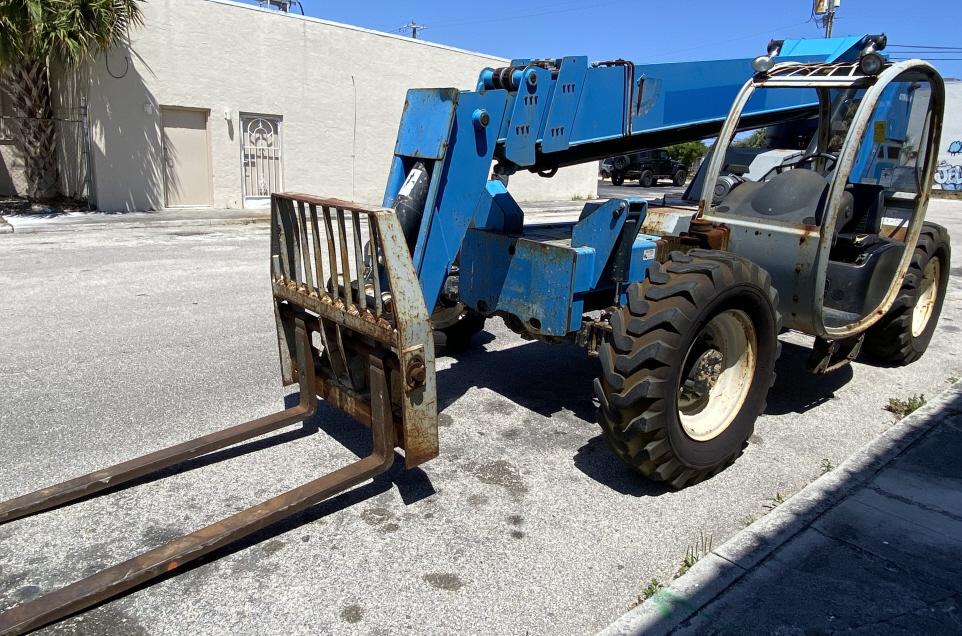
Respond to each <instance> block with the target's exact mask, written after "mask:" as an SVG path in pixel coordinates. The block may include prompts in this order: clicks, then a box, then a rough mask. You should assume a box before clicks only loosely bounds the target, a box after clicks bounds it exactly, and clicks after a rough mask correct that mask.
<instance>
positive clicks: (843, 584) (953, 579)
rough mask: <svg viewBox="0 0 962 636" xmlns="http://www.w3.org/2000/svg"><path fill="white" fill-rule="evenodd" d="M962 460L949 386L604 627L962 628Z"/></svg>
mask: <svg viewBox="0 0 962 636" xmlns="http://www.w3.org/2000/svg"><path fill="white" fill-rule="evenodd" d="M839 425H840V426H843V425H844V422H839ZM960 458H962V383H956V384H955V385H954V386H953V387H952V388H950V389H949V390H948V391H946V392H945V393H943V394H942V395H941V396H939V397H938V398H937V399H936V400H934V401H933V402H932V403H930V404H929V405H927V406H925V407H923V408H922V409H920V410H919V411H917V412H916V413H914V414H912V415H910V416H909V417H907V418H905V419H904V420H902V421H901V422H899V423H898V424H896V425H895V426H893V427H892V428H891V429H889V430H888V431H887V432H886V433H885V434H883V435H882V436H881V437H879V438H878V439H876V440H875V441H874V442H872V443H871V444H869V445H868V446H867V447H865V448H864V449H863V450H862V451H860V452H858V453H856V454H855V455H854V456H853V457H851V458H850V459H848V460H847V461H846V462H844V463H843V464H842V465H841V466H839V467H838V468H836V469H834V470H833V471H831V472H830V473H828V474H826V475H824V476H823V477H821V478H819V479H818V480H816V481H815V482H813V483H811V484H809V485H808V486H807V487H806V488H804V489H802V490H801V491H800V492H799V493H797V494H796V495H795V496H793V497H791V498H790V499H789V500H788V501H787V502H785V503H784V504H782V505H781V506H779V507H778V508H776V509H775V510H773V511H772V512H771V513H769V514H768V515H767V516H766V517H764V518H763V519H761V520H759V521H757V522H755V523H753V524H752V525H751V526H749V527H748V528H746V529H745V530H743V531H742V532H740V533H738V534H737V535H735V536H734V537H733V538H732V539H731V540H729V541H728V542H727V543H725V544H724V545H722V546H721V547H719V548H716V549H715V550H713V551H712V552H711V553H709V554H708V555H707V556H705V557H704V558H702V559H701V560H700V561H699V562H698V563H697V564H696V565H695V566H694V567H692V568H691V570H689V571H688V573H686V574H685V575H684V576H682V577H680V578H678V579H676V580H675V581H674V582H672V584H671V585H670V586H669V587H667V588H665V589H663V590H661V591H659V592H657V593H656V594H655V595H654V596H653V597H652V598H650V599H649V600H647V601H646V602H645V603H643V604H642V605H640V606H638V607H637V608H635V609H634V610H632V611H630V612H628V613H627V614H625V615H624V616H622V617H621V618H620V619H618V620H617V621H615V622H614V623H612V624H611V625H609V626H608V628H606V629H605V630H604V631H603V632H602V634H603V635H604V636H623V635H627V634H645V635H646V636H647V635H654V634H667V633H672V634H679V633H680V634H706V633H708V634H746V633H754V634H758V633H764V634H771V633H779V634H824V633H830V632H835V631H847V632H853V633H858V634H878V633H885V634H919V633H925V634H943V633H945V634H948V633H951V634H958V633H962V558H960V556H962V461H960Z"/></svg>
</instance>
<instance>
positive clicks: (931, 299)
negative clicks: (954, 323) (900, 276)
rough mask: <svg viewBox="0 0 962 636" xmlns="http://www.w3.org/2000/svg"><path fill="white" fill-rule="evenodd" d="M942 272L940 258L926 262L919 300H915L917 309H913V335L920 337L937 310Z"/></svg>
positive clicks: (933, 258)
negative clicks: (936, 303)
mask: <svg viewBox="0 0 962 636" xmlns="http://www.w3.org/2000/svg"><path fill="white" fill-rule="evenodd" d="M941 274H942V264H941V263H940V262H939V258H938V257H937V256H936V257H932V258H930V259H929V262H928V263H926V264H925V269H924V270H922V283H921V285H920V288H921V291H920V292H919V297H918V300H916V301H915V309H914V310H913V311H912V337H913V338H915V337H918V335H919V334H921V333H922V332H923V331H925V327H926V326H927V325H928V324H929V320H930V319H931V318H932V313H933V312H934V311H935V301H936V300H937V298H938V295H939V278H940V277H941Z"/></svg>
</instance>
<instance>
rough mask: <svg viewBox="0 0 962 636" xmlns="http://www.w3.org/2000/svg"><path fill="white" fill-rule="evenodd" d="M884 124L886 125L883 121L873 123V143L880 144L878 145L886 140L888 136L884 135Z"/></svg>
mask: <svg viewBox="0 0 962 636" xmlns="http://www.w3.org/2000/svg"><path fill="white" fill-rule="evenodd" d="M886 123H887V122H886V121H885V120H884V119H883V120H881V121H877V122H875V137H874V141H875V143H877V144H880V143H882V142H883V141H885V140H886V139H888V134H886V133H887V130H886V125H885V124H886Z"/></svg>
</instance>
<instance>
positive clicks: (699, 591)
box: [599, 382, 962, 636]
mask: <svg viewBox="0 0 962 636" xmlns="http://www.w3.org/2000/svg"><path fill="white" fill-rule="evenodd" d="M960 396H962V383H960V382H956V383H955V384H954V385H952V386H951V387H949V388H948V389H946V390H945V391H943V392H942V393H940V394H939V395H938V396H937V397H936V398H935V399H933V400H932V401H931V402H930V403H928V404H926V405H925V406H924V407H923V408H921V409H919V410H918V411H916V412H915V413H912V414H911V415H909V416H908V417H906V418H905V419H903V420H901V421H900V422H897V423H896V424H894V425H893V426H892V427H891V428H890V429H888V430H887V431H885V432H884V433H882V434H881V435H880V436H879V437H877V438H875V439H874V440H873V441H871V442H869V443H868V444H867V445H866V446H864V447H863V448H862V449H861V450H859V451H858V452H856V453H855V454H854V455H852V456H851V457H850V458H848V459H847V460H845V461H844V462H843V463H842V464H841V465H840V466H838V467H837V468H835V469H834V470H833V471H831V472H829V473H827V474H825V475H822V476H821V477H819V478H818V479H816V480H815V481H813V482H812V483H810V484H809V485H807V486H806V487H804V488H802V489H801V490H800V491H799V492H797V493H796V494H795V495H793V496H792V497H790V498H789V499H788V501H786V502H785V503H783V504H782V505H780V506H778V507H777V508H775V509H774V510H772V511H771V512H770V513H768V514H767V515H765V516H764V517H762V518H761V519H759V520H758V521H756V522H755V523H753V524H751V525H750V526H748V527H747V528H745V529H744V530H742V531H741V532H739V533H737V534H736V535H735V536H733V537H732V538H731V539H729V540H728V541H726V542H725V543H724V544H723V545H721V546H720V547H718V548H716V549H714V550H712V551H711V552H710V553H709V554H708V555H706V556H704V557H703V558H702V559H700V560H699V561H698V563H696V564H695V565H694V566H692V568H691V569H690V570H688V572H686V573H685V574H684V575H683V576H680V577H678V578H677V579H675V580H674V581H672V583H671V585H669V586H668V587H666V588H664V589H662V590H660V591H659V592H657V593H656V594H655V595H654V596H652V597H651V598H649V599H648V600H646V601H645V602H644V603H642V604H641V605H639V606H638V607H636V608H634V609H632V610H630V611H628V612H627V613H625V614H624V615H622V616H621V617H620V618H618V619H617V620H615V621H614V622H613V623H611V624H610V625H609V626H608V627H606V628H605V629H603V630H602V631H601V632H599V635H600V636H628V635H636V634H645V636H656V635H659V634H667V633H669V632H671V631H673V630H674V629H676V628H677V627H679V626H680V625H681V624H682V623H683V622H684V621H686V620H688V619H689V618H690V617H692V616H694V615H695V614H697V613H698V612H699V611H700V610H701V609H702V608H704V607H705V606H706V605H708V604H709V603H710V602H711V601H712V600H714V599H715V598H717V597H718V596H720V595H721V594H723V593H724V592H725V590H727V589H728V588H729V587H731V586H732V585H734V584H735V583H736V582H737V581H738V580H739V579H741V578H742V577H743V576H745V575H746V574H748V573H749V572H750V571H751V570H752V569H753V568H755V567H756V566H757V565H758V564H759V563H761V562H762V561H763V560H765V559H766V558H768V557H769V556H770V555H771V554H772V553H773V552H775V550H777V549H778V548H780V547H781V546H782V545H784V544H785V543H787V542H788V541H789V540H791V539H792V538H793V537H794V536H795V535H797V534H799V533H800V532H802V531H804V530H805V528H807V527H808V526H810V525H811V524H812V523H813V522H814V521H815V520H816V519H817V518H818V517H820V516H821V515H822V514H824V513H825V512H827V511H828V510H829V509H830V508H833V507H834V506H835V505H836V504H838V503H840V502H841V501H842V500H843V499H845V498H846V497H847V496H848V495H849V494H850V493H851V492H852V491H854V490H855V489H857V488H859V487H861V486H862V485H864V484H865V483H866V482H868V481H870V480H871V479H872V477H873V476H874V475H875V474H876V473H878V472H879V471H880V470H881V469H882V468H883V467H884V466H885V465H887V464H888V463H890V462H891V461H892V460H894V459H895V458H896V457H898V456H899V455H900V454H901V453H902V452H903V451H904V450H906V449H907V448H908V447H909V446H911V445H912V444H913V443H914V442H915V441H916V440H918V439H919V438H920V437H921V436H922V435H924V434H925V433H927V432H928V431H930V430H931V429H932V428H934V427H935V426H936V425H937V424H938V423H939V422H940V421H941V420H942V418H941V415H942V413H943V411H945V409H946V406H947V405H948V404H950V403H951V402H952V401H953V400H957V399H959V397H960Z"/></svg>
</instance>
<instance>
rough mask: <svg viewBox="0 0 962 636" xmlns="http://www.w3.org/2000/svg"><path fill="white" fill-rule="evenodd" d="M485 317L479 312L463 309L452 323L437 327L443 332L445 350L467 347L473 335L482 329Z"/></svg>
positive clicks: (462, 349) (456, 350) (455, 350)
mask: <svg viewBox="0 0 962 636" xmlns="http://www.w3.org/2000/svg"><path fill="white" fill-rule="evenodd" d="M484 321H485V318H484V316H482V315H481V314H479V313H477V312H475V311H472V310H470V309H465V310H464V312H462V313H461V315H460V316H458V319H457V321H456V322H454V323H453V324H451V325H449V326H447V327H444V328H442V329H438V331H440V332H441V333H443V334H444V338H445V340H444V348H445V350H446V351H450V352H459V351H465V350H467V349H469V348H470V347H471V345H472V341H473V340H474V337H475V336H476V335H478V334H479V333H481V331H483V330H484Z"/></svg>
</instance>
